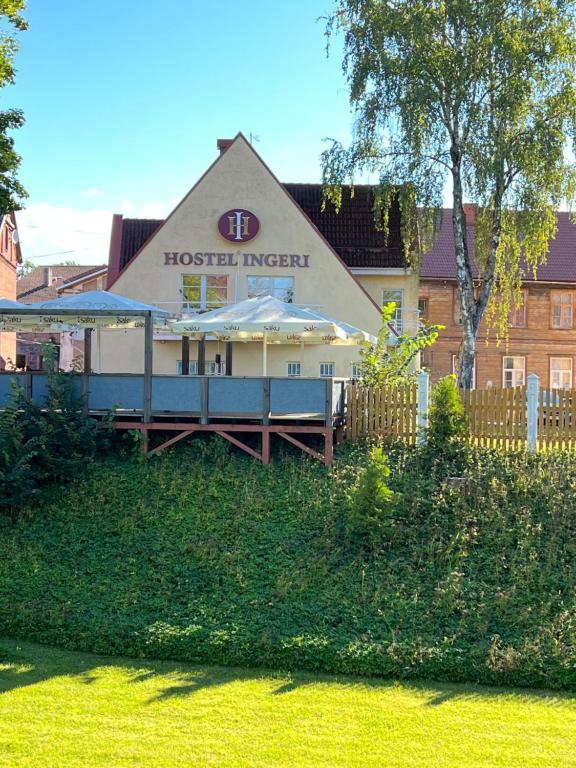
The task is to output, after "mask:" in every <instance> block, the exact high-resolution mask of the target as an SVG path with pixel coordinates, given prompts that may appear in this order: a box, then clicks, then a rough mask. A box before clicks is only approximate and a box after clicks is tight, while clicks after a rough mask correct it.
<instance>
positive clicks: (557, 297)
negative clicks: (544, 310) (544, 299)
mask: <svg viewBox="0 0 576 768" xmlns="http://www.w3.org/2000/svg"><path fill="white" fill-rule="evenodd" d="M572 296H573V294H572V291H551V292H550V300H551V309H552V317H551V325H552V328H559V329H563V330H565V329H569V328H572V327H573V322H572V321H573V310H572Z"/></svg>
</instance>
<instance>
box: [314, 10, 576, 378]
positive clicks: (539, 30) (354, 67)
mask: <svg viewBox="0 0 576 768" xmlns="http://www.w3.org/2000/svg"><path fill="white" fill-rule="evenodd" d="M575 6H576V2H575V0H338V1H337V3H336V6H335V11H334V13H333V14H332V16H331V17H330V18H329V19H328V25H327V35H328V39H329V41H330V38H331V36H333V35H334V34H337V33H342V34H343V41H344V58H343V71H344V73H345V76H346V78H347V83H348V87H349V95H350V103H351V106H352V109H353V112H354V117H355V122H354V132H353V139H352V142H351V144H350V145H349V146H347V147H344V146H343V145H342V144H341V143H340V142H338V141H336V140H332V143H331V145H330V147H329V148H328V149H327V150H326V151H324V152H323V154H322V162H323V182H324V194H325V200H328V201H331V202H332V203H333V204H334V205H335V206H336V207H337V208H338V206H339V204H340V200H341V194H342V185H343V184H352V185H353V183H354V179H355V178H357V177H358V176H359V175H361V174H364V173H366V172H370V173H372V174H374V173H377V174H378V178H379V179H380V185H379V192H378V193H377V195H376V205H375V215H376V217H377V222H378V225H379V226H381V227H382V228H383V229H384V230H386V226H387V211H388V208H389V206H390V203H391V200H392V198H393V196H394V195H395V194H398V195H399V196H400V202H401V207H402V213H403V227H404V241H405V244H406V249H407V255H408V256H409V257H410V258H411V259H413V260H416V259H417V257H418V254H419V252H421V251H422V249H423V248H424V247H425V246H426V244H427V243H428V242H429V240H427V239H426V238H423V237H422V233H423V231H424V230H423V229H422V226H421V223H422V222H420V223H419V222H418V212H419V211H420V212H426V213H427V215H428V218H429V221H432V222H435V223H436V224H437V218H436V216H435V212H436V211H439V210H440V208H441V206H442V201H443V195H444V191H445V189H446V188H447V187H449V188H450V190H451V196H452V209H453V213H452V227H453V232H454V243H455V251H456V267H457V282H458V294H459V300H460V310H461V316H462V326H463V340H462V345H461V351H460V355H459V373H458V379H459V384H460V386H463V387H465V388H470V387H471V385H472V372H473V369H474V358H475V350H476V339H477V335H478V330H479V327H480V322H481V321H482V318H483V317H484V316H485V315H487V319H489V318H491V319H492V321H493V325H494V327H495V328H496V332H497V333H498V334H500V335H502V334H503V333H505V331H506V325H507V320H508V315H509V312H510V310H511V309H512V308H513V307H514V306H517V305H518V304H519V302H520V300H521V299H520V297H521V293H520V286H521V282H522V277H523V275H524V274H525V273H526V272H530V273H535V272H536V269H537V267H538V266H539V265H541V264H542V263H544V261H545V259H546V255H547V251H548V243H549V239H550V238H551V237H553V236H554V234H555V230H556V216H555V213H556V211H557V210H558V208H559V207H560V206H561V205H563V204H564V203H566V202H567V203H568V204H571V203H572V201H573V199H574V194H575V189H576V183H575V182H576V174H575V168H574V163H573V155H572V152H571V150H572V144H573V139H574V136H575V128H576V87H575V79H574V78H575V70H574V65H575V63H576V59H575V56H576V34H575V30H576V25H575ZM447 182H449V184H448V185H447ZM466 201H469V202H472V203H475V204H476V205H477V206H478V215H477V220H476V228H475V243H474V253H473V254H472V253H471V252H470V249H469V247H468V241H467V237H466V228H467V224H466V216H465V213H464V203H465V202H466ZM408 251H409V253H408Z"/></svg>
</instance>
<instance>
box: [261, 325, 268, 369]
mask: <svg viewBox="0 0 576 768" xmlns="http://www.w3.org/2000/svg"><path fill="white" fill-rule="evenodd" d="M267 358H268V333H267V332H266V331H264V336H263V337H262V376H266V374H267V372H268V359H267Z"/></svg>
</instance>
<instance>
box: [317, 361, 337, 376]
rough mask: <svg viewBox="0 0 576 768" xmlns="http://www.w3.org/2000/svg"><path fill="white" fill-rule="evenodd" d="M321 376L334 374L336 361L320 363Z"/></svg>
mask: <svg viewBox="0 0 576 768" xmlns="http://www.w3.org/2000/svg"><path fill="white" fill-rule="evenodd" d="M320 376H334V363H320Z"/></svg>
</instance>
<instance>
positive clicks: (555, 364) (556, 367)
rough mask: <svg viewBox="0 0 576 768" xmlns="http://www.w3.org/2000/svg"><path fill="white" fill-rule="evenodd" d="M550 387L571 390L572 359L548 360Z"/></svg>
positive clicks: (552, 358) (558, 358)
mask: <svg viewBox="0 0 576 768" xmlns="http://www.w3.org/2000/svg"><path fill="white" fill-rule="evenodd" d="M550 386H551V387H552V389H572V358H571V357H551V358H550Z"/></svg>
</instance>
